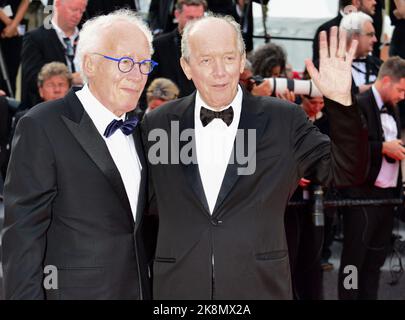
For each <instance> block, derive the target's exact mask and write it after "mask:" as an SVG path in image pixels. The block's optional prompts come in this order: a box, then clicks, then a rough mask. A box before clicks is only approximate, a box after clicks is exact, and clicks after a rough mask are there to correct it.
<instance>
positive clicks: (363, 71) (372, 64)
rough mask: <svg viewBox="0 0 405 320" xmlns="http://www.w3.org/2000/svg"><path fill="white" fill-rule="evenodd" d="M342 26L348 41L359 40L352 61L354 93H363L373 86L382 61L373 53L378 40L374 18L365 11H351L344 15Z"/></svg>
mask: <svg viewBox="0 0 405 320" xmlns="http://www.w3.org/2000/svg"><path fill="white" fill-rule="evenodd" d="M340 27H341V28H343V29H344V30H346V31H347V41H348V42H349V43H350V42H352V41H353V40H357V41H358V43H359V44H358V46H357V51H356V55H355V59H354V60H353V63H352V77H353V85H352V91H353V93H354V94H357V93H362V92H365V91H367V90H368V89H370V88H371V85H372V84H373V83H374V81H375V80H376V79H377V75H378V70H379V69H380V66H381V63H382V61H381V60H380V59H379V58H377V57H375V56H373V55H371V53H372V51H373V46H374V44H375V43H376V42H377V38H376V34H375V29H374V26H373V19H372V18H371V17H370V16H369V15H367V14H365V13H363V12H351V13H349V14H347V15H346V16H344V17H343V19H342V21H341V22H340Z"/></svg>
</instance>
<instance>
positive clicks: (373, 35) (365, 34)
mask: <svg viewBox="0 0 405 320" xmlns="http://www.w3.org/2000/svg"><path fill="white" fill-rule="evenodd" d="M362 35H363V36H367V37H370V38H372V37H375V32H365V33H362Z"/></svg>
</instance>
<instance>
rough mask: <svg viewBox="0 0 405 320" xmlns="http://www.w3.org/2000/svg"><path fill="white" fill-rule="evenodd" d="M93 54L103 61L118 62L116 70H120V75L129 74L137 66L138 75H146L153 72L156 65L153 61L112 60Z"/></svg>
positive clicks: (111, 58)
mask: <svg viewBox="0 0 405 320" xmlns="http://www.w3.org/2000/svg"><path fill="white" fill-rule="evenodd" d="M93 54H96V55H99V56H101V57H103V58H105V59H108V60H112V61H116V62H118V70H120V71H121V72H122V73H128V72H131V71H132V69H133V68H134V66H135V65H136V64H137V65H138V67H139V71H140V73H142V74H144V75H148V74H150V73H151V72H152V71H153V68H155V67H156V66H157V65H158V63H157V62H156V61H153V60H149V59H146V60H142V61H139V62H138V61H134V59H132V58H131V57H121V58H114V57H110V56H106V55H104V54H101V53H96V52H94V53H93Z"/></svg>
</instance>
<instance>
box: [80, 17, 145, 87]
mask: <svg viewBox="0 0 405 320" xmlns="http://www.w3.org/2000/svg"><path fill="white" fill-rule="evenodd" d="M117 22H127V23H128V24H132V25H133V26H134V27H135V28H138V29H139V30H141V31H142V33H143V34H144V35H145V37H146V40H147V41H148V44H149V51H150V54H151V55H152V54H153V46H152V40H153V37H152V33H151V31H150V29H149V28H148V26H147V25H146V23H145V22H143V20H142V19H141V17H140V16H139V14H137V13H135V12H134V11H131V10H128V9H120V10H117V11H114V12H112V13H110V14H108V15H101V16H97V17H95V18H93V19H91V20H88V21H87V22H86V23H85V24H84V25H83V28H82V29H81V31H80V34H79V42H78V44H77V49H76V50H77V51H76V54H77V57H78V59H79V61H80V67H81V68H80V70H81V74H82V78H83V80H84V81H85V82H87V77H86V75H85V74H84V66H83V63H84V57H85V56H86V55H87V54H90V53H94V52H97V51H98V50H99V49H100V47H101V46H102V42H103V41H104V40H105V36H106V33H107V32H108V31H109V30H110V29H111V27H113V26H114V24H116V23H117ZM131 30H132V29H131V28H128V29H124V30H122V32H131Z"/></svg>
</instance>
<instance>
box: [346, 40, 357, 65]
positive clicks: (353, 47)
mask: <svg viewBox="0 0 405 320" xmlns="http://www.w3.org/2000/svg"><path fill="white" fill-rule="evenodd" d="M358 44H359V42H358V41H357V40H352V43H351V45H350V49H349V52H348V54H347V56H346V61H347V62H348V63H350V64H352V61H353V59H354V57H355V55H356V51H357V46H358Z"/></svg>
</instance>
